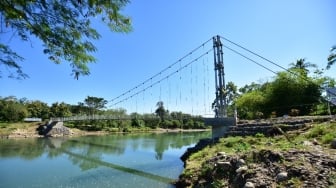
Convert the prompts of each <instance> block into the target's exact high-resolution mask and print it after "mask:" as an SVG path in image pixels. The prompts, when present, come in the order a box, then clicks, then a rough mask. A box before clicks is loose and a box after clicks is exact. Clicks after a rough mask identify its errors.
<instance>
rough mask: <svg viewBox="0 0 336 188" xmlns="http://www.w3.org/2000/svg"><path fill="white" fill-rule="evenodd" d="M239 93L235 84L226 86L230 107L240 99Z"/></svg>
mask: <svg viewBox="0 0 336 188" xmlns="http://www.w3.org/2000/svg"><path fill="white" fill-rule="evenodd" d="M237 91H238V89H237V86H236V85H235V84H234V83H233V82H228V83H227V84H226V100H227V104H228V105H231V104H232V103H233V102H234V100H235V99H236V98H237V97H238V92H237Z"/></svg>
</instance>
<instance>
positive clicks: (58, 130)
mask: <svg viewBox="0 0 336 188" xmlns="http://www.w3.org/2000/svg"><path fill="white" fill-rule="evenodd" d="M37 131H38V132H39V135H43V136H45V137H59V136H69V135H70V134H71V132H70V129H69V128H68V127H66V126H64V124H63V122H62V121H49V122H48V123H47V124H45V125H41V126H40V127H39V128H38V129H37Z"/></svg>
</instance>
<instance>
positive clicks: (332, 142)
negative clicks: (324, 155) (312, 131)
mask: <svg viewBox="0 0 336 188" xmlns="http://www.w3.org/2000/svg"><path fill="white" fill-rule="evenodd" d="M330 145H331V148H332V149H336V138H335V139H334V140H333V141H331V144H330Z"/></svg>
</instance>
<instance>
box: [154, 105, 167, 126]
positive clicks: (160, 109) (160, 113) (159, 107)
mask: <svg viewBox="0 0 336 188" xmlns="http://www.w3.org/2000/svg"><path fill="white" fill-rule="evenodd" d="M156 106H157V109H156V110H155V113H156V115H157V116H159V117H160V119H161V121H163V120H164V119H163V118H164V115H165V112H166V110H165V108H164V106H163V102H162V101H159V102H157V103H156Z"/></svg>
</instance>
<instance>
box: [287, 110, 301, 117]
mask: <svg viewBox="0 0 336 188" xmlns="http://www.w3.org/2000/svg"><path fill="white" fill-rule="evenodd" d="M299 114H300V110H298V109H295V108H292V109H290V112H289V115H290V116H298V115H299Z"/></svg>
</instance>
